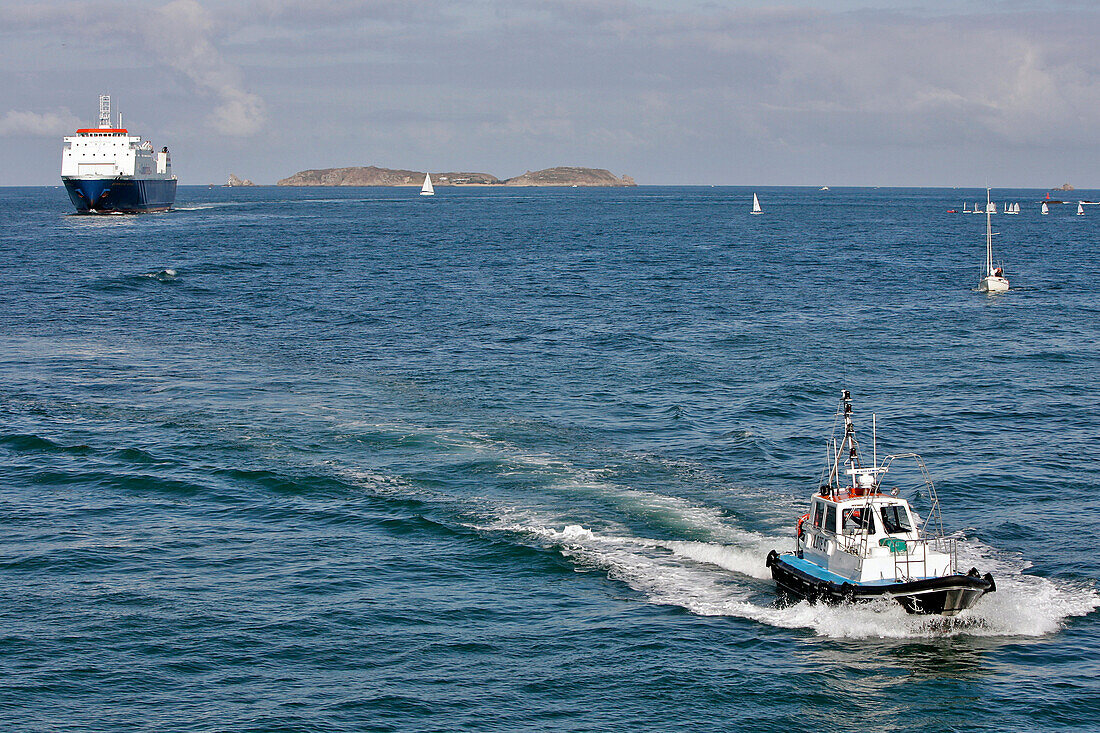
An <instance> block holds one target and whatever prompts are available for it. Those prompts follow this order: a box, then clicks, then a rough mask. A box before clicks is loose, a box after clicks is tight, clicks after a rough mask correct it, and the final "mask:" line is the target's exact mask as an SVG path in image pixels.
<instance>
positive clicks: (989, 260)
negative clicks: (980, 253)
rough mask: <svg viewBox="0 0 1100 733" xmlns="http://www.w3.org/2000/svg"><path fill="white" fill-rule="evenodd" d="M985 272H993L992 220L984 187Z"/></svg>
mask: <svg viewBox="0 0 1100 733" xmlns="http://www.w3.org/2000/svg"><path fill="white" fill-rule="evenodd" d="M985 274H986V277H989V276H991V275H992V274H993V220H992V217H991V215H990V212H989V189H988V188H987V189H985Z"/></svg>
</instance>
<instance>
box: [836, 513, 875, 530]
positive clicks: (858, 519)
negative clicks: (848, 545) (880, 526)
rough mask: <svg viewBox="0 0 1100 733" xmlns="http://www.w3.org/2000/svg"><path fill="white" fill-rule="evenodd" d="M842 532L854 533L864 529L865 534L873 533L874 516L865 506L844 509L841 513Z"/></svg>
mask: <svg viewBox="0 0 1100 733" xmlns="http://www.w3.org/2000/svg"><path fill="white" fill-rule="evenodd" d="M843 528H844V534H855V533H856V532H863V531H864V530H866V532H867V534H874V533H875V516H874V514H872V510H871V509H870V508H867V507H863V508H857V509H845V510H844V514H843Z"/></svg>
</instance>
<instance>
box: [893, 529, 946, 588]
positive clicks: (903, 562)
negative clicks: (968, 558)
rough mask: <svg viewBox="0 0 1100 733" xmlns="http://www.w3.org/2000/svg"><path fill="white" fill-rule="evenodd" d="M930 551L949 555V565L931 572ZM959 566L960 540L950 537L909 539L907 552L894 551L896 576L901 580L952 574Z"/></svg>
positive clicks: (906, 543) (906, 545) (906, 544)
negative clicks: (929, 563) (929, 564)
mask: <svg viewBox="0 0 1100 733" xmlns="http://www.w3.org/2000/svg"><path fill="white" fill-rule="evenodd" d="M929 552H932V553H935V554H938V555H947V557H948V558H949V560H948V565H947V567H946V568H943V569H941V568H939V567H936V568H934V570H935V572H934V573H933V572H929V566H928V554H929ZM958 566H959V545H958V541H957V540H955V539H952V538H950V537H932V538H929V539H921V540H907V541H905V552H897V553H894V578H895V579H897V580H900V581H905V582H908V581H910V580H915V579H917V578H928V577H931V576H932V575H936V576H939V575H950V574H952V573H954V572H956V568H958ZM945 571H946V572H945Z"/></svg>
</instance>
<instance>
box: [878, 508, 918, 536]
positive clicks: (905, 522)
mask: <svg viewBox="0 0 1100 733" xmlns="http://www.w3.org/2000/svg"><path fill="white" fill-rule="evenodd" d="M882 528H883V529H884V530H886V534H901V533H903V532H912V531H913V527H912V526H911V525H910V524H909V512H907V511H905V507H903V506H898V505H897V504H894V505H891V506H884V507H882Z"/></svg>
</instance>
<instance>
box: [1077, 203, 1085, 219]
mask: <svg viewBox="0 0 1100 733" xmlns="http://www.w3.org/2000/svg"><path fill="white" fill-rule="evenodd" d="M1084 215H1085V207H1084V206H1082V205H1081V202H1079V201H1078V202H1077V216H1084Z"/></svg>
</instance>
